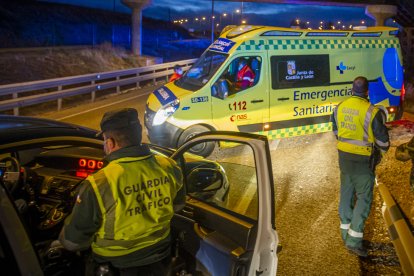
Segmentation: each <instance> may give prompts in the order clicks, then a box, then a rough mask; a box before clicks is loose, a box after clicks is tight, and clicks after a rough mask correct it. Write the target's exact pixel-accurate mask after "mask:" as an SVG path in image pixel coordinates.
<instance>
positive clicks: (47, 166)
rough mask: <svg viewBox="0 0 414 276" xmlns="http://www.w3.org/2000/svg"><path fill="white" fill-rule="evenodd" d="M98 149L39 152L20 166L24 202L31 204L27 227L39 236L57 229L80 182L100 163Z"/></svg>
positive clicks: (98, 166) (101, 155)
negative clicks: (25, 200) (23, 176)
mask: <svg viewBox="0 0 414 276" xmlns="http://www.w3.org/2000/svg"><path fill="white" fill-rule="evenodd" d="M102 157H103V152H102V149H95V148H89V147H63V148H56V149H50V150H46V151H42V152H41V153H39V154H36V155H35V156H34V158H33V159H32V160H31V161H30V162H29V163H27V164H25V165H24V166H23V168H24V171H25V174H26V177H25V181H24V182H25V189H26V192H27V195H29V198H28V202H29V206H30V204H32V205H34V208H32V209H34V210H35V213H37V215H35V216H33V215H31V218H30V221H31V224H34V225H31V226H34V227H35V228H36V230H37V232H38V236H39V239H40V240H41V239H42V237H43V236H49V235H50V234H55V233H50V232H56V231H59V230H60V227H57V226H58V225H60V224H61V222H63V220H64V219H65V218H66V217H67V216H68V215H69V214H70V212H71V210H72V208H73V205H74V203H75V200H76V196H77V194H78V191H79V188H80V183H81V182H82V181H83V180H84V179H85V178H86V177H87V176H88V175H90V174H92V173H94V172H95V171H97V170H99V169H100V168H102V167H103V166H104V162H103V161H102Z"/></svg>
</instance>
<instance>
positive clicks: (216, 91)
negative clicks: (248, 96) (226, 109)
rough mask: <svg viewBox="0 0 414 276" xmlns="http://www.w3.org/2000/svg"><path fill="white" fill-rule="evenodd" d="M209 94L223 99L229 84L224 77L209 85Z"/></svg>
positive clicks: (225, 96) (227, 93) (226, 95)
mask: <svg viewBox="0 0 414 276" xmlns="http://www.w3.org/2000/svg"><path fill="white" fill-rule="evenodd" d="M211 96H213V97H216V98H219V99H222V100H224V99H225V98H227V97H228V96H229V84H228V83H227V80H225V79H219V80H218V81H217V82H216V83H215V84H214V85H213V86H212V87H211Z"/></svg>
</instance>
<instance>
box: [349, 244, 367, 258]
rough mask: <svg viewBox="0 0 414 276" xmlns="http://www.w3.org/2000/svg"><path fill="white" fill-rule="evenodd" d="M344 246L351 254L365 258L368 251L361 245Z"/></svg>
mask: <svg viewBox="0 0 414 276" xmlns="http://www.w3.org/2000/svg"><path fill="white" fill-rule="evenodd" d="M346 248H347V249H348V250H349V251H350V252H351V253H353V254H355V255H357V256H360V257H363V258H365V257H366V256H368V251H367V249H366V248H365V247H363V246H361V247H352V246H349V245H347V246H346Z"/></svg>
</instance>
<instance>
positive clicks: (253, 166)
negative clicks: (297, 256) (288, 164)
mask: <svg viewBox="0 0 414 276" xmlns="http://www.w3.org/2000/svg"><path fill="white" fill-rule="evenodd" d="M207 142H208V143H217V144H220V145H221V147H220V148H218V149H216V151H214V152H213V153H212V154H211V155H210V156H209V157H207V158H206V159H204V158H202V157H200V156H196V155H192V154H191V153H189V151H190V149H191V148H192V147H200V146H202V145H203V143H207ZM172 158H173V159H175V160H176V161H177V162H178V164H179V165H180V166H181V168H182V171H183V175H184V183H185V188H186V192H187V200H186V205H185V207H184V208H183V209H182V210H181V211H180V212H178V213H177V214H176V215H175V216H174V218H173V220H172V224H171V225H172V231H173V233H175V236H176V237H177V244H178V246H177V247H178V248H179V250H180V253H179V254H181V256H182V257H184V258H185V260H186V265H187V267H186V270H187V271H189V272H193V273H195V274H196V275H199V274H200V273H201V274H202V275H220V276H223V275H272V276H273V275H276V270H277V255H276V251H277V245H278V236H277V232H276V228H275V203H274V185H273V175H272V166H271V158H270V152H269V145H268V141H267V138H266V137H265V136H259V135H253V134H245V133H235V132H209V133H202V134H200V135H197V136H195V137H194V138H193V139H191V140H190V141H188V142H186V143H185V144H184V145H182V147H180V148H179V149H178V150H177V151H176V152H175V153H174V154H173V155H172Z"/></svg>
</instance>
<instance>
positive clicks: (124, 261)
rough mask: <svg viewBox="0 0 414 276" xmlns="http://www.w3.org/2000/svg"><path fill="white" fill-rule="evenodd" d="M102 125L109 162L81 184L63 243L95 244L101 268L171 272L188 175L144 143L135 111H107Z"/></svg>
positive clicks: (128, 272)
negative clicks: (173, 230) (176, 219)
mask: <svg viewBox="0 0 414 276" xmlns="http://www.w3.org/2000/svg"><path fill="white" fill-rule="evenodd" d="M100 126H101V132H100V133H99V134H102V135H103V139H104V150H105V154H106V157H105V159H106V161H107V162H108V164H107V165H106V166H105V167H104V168H103V169H101V170H99V171H98V172H96V173H94V174H92V175H90V176H88V177H87V178H86V179H85V180H84V181H83V183H82V184H81V185H82V188H81V190H80V193H79V195H78V198H77V201H76V204H75V207H74V208H73V211H72V214H71V215H70V216H69V217H68V219H67V220H66V221H65V226H64V227H63V229H62V232H61V234H60V241H61V243H62V244H63V246H64V247H65V248H66V249H68V250H72V251H75V250H82V249H85V248H88V247H89V246H90V247H91V249H92V253H93V258H94V261H95V264H98V265H96V267H97V268H99V269H101V270H102V269H103V270H105V269H111V268H115V270H116V271H119V272H120V275H165V269H166V266H167V265H168V263H169V259H170V254H171V252H170V220H171V218H172V216H173V213H174V207H176V208H179V207H180V206H181V207H182V206H183V204H184V200H185V194H184V192H183V191H182V189H181V187H182V173H181V171H180V169H179V167H178V166H177V165H176V163H175V162H174V161H173V160H171V159H169V158H167V157H164V156H160V155H155V154H153V153H151V151H150V150H149V148H148V146H146V145H142V144H141V130H142V129H141V124H140V122H139V119H138V113H137V111H136V110H135V109H132V108H126V109H121V110H116V111H111V112H107V113H105V114H104V116H103V118H102V121H101V124H100ZM173 203H174V204H173ZM99 273H101V272H99Z"/></svg>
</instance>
